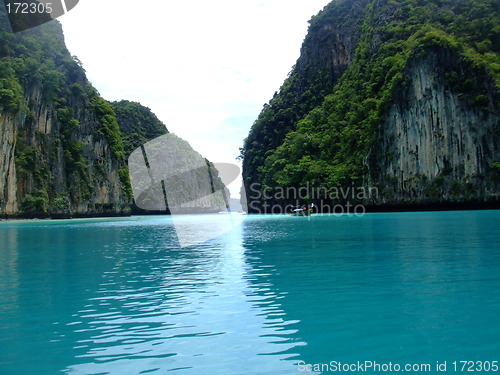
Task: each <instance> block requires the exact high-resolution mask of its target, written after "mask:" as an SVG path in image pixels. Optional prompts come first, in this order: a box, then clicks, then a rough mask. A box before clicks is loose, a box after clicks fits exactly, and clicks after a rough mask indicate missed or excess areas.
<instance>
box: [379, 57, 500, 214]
mask: <svg viewBox="0 0 500 375" xmlns="http://www.w3.org/2000/svg"><path fill="white" fill-rule="evenodd" d="M450 58H451V59H453V60H454V61H456V56H450V54H449V53H446V52H445V51H442V50H441V51H436V52H432V53H430V54H428V55H427V56H425V57H423V58H420V59H417V60H415V61H414V62H412V63H411V64H410V66H409V68H408V69H407V77H408V84H407V86H406V87H405V88H404V89H402V90H401V92H400V93H399V96H398V100H397V101H395V102H394V103H393V104H392V105H391V107H390V109H389V111H388V114H387V116H386V118H385V120H384V123H383V125H382V126H381V127H380V132H381V133H380V137H379V141H378V142H377V143H376V144H375V145H374V148H377V149H378V151H379V152H378V155H376V156H375V159H374V160H372V169H370V173H371V175H372V176H373V177H374V180H372V181H371V184H372V185H376V186H379V187H380V191H379V193H380V197H379V199H378V200H377V201H376V203H378V204H407V203H419V204H422V203H434V202H450V201H455V202H460V201H471V200H474V201H482V202H485V201H492V200H495V198H496V197H497V196H498V193H499V192H500V191H499V186H498V181H496V177H497V176H496V171H495V170H494V168H492V166H493V165H494V163H495V162H496V161H498V160H500V149H499V145H500V132H499V130H500V122H499V116H498V113H497V112H495V108H494V106H493V102H492V101H490V100H487V99H486V103H485V104H486V106H478V105H473V104H472V103H468V102H467V101H466V100H464V99H465V97H464V93H460V92H457V91H456V90H454V87H453V85H452V84H450V82H446V79H445V77H446V76H447V74H448V75H450V72H454V71H457V72H460V71H461V72H463V73H462V77H460V79H461V80H464V81H465V80H466V79H468V78H469V77H466V76H465V72H468V69H467V68H466V67H464V66H457V64H456V63H453V61H450ZM445 67H446V69H447V71H444V70H445ZM452 68H455V69H452ZM457 78H458V73H457ZM483 84H484V85H485V86H487V87H488V91H489V92H493V91H494V89H495V87H494V82H492V81H491V80H489V81H485V82H483Z"/></svg>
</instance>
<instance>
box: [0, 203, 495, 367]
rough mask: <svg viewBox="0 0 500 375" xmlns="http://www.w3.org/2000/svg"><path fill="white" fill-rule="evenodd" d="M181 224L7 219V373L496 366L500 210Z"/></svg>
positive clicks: (0, 279)
mask: <svg viewBox="0 0 500 375" xmlns="http://www.w3.org/2000/svg"><path fill="white" fill-rule="evenodd" d="M219 218H220V216H219V217H218V216H213V220H214V225H216V222H217V220H219ZM172 220H173V219H172V218H170V217H158V216H156V217H133V218H121V219H92V220H71V221H27V222H3V223H0V374H2V375H32V374H37V375H52V374H75V375H76V374H78V375H83V374H94V375H95V374H113V375H136V374H170V373H172V374H182V375H185V374H190V375H191V374H209V375H224V374H233V375H239V374H249V375H258V374H269V375H273V374H276V375H278V374H280V375H281V374H283V375H289V374H303V373H308V372H314V373H324V374H325V373H334V372H338V371H334V368H333V367H330V365H331V364H335V363H337V362H341V363H344V364H351V363H357V362H358V361H361V362H364V361H376V362H377V363H378V364H380V365H382V364H389V363H392V364H400V365H405V364H412V365H413V364H416V365H418V364H420V365H425V364H432V369H433V370H434V368H435V366H436V361H439V363H441V364H442V363H444V361H447V371H446V372H448V373H455V372H454V371H452V370H453V368H452V364H451V363H452V362H453V361H483V362H486V361H489V362H493V361H500V228H499V223H500V211H471V212H435V213H397V214H396V213H391V214H367V215H365V216H363V217H354V216H353V217H347V216H344V217H335V216H313V217H312V218H311V219H308V218H304V217H290V216H248V217H246V218H245V221H244V222H243V223H242V224H241V225H240V226H237V227H236V228H235V229H233V230H231V231H229V232H227V233H226V234H225V235H222V236H219V237H217V238H214V239H211V240H209V241H206V242H204V243H202V244H198V245H195V246H190V247H184V248H181V247H179V245H178V242H177V240H176V239H175V238H176V237H175V227H174V226H173V221H172ZM193 220H195V219H193ZM308 370H311V371H308ZM313 370H317V371H313ZM367 370H369V369H367ZM379 370H380V369H379ZM458 370H460V366H459V368H458ZM344 372H345V371H344ZM367 372H368V371H367ZM370 372H372V373H381V372H382V370H380V371H373V370H372V371H370ZM393 372H394V371H393ZM415 372H417V371H415ZM419 372H423V371H419ZM476 372H478V371H476ZM479 372H480V373H486V372H485V371H482V372H481V371H479ZM350 373H351V374H352V373H354V372H350ZM384 373H387V372H384ZM432 373H437V372H436V371H434V372H432ZM441 373H442V372H441ZM489 373H500V371H490V372H489Z"/></svg>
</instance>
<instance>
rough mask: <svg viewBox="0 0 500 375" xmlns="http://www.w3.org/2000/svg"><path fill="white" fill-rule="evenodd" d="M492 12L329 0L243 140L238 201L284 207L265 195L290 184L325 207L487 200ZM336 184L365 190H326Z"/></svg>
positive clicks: (282, 198)
mask: <svg viewBox="0 0 500 375" xmlns="http://www.w3.org/2000/svg"><path fill="white" fill-rule="evenodd" d="M499 11H500V9H499V7H498V2H497V1H494V0H460V1H452V0H442V1H439V2H436V1H431V0H404V1H403V0H367V1H347V0H334V1H332V3H330V4H329V5H328V6H327V7H325V9H324V10H323V11H321V12H320V13H319V14H318V15H317V16H315V17H313V18H312V20H311V22H310V23H311V26H310V28H309V33H308V35H307V36H306V39H305V40H304V44H303V47H302V50H301V56H300V58H299V59H298V61H297V64H296V66H295V67H294V69H293V70H292V72H291V74H290V76H289V78H288V79H287V81H285V83H284V84H283V86H282V88H281V90H280V92H279V93H277V94H276V95H275V97H274V98H273V99H272V100H271V101H270V102H269V105H266V106H265V107H264V110H263V111H262V113H261V114H260V116H259V118H258V119H257V120H256V122H255V123H254V125H253V126H252V129H251V131H250V134H249V136H248V138H247V139H246V140H245V143H244V147H243V148H242V157H243V158H244V163H243V177H244V183H245V187H246V191H247V201H248V204H249V207H250V209H251V210H252V208H253V209H254V211H255V212H263V210H262V208H263V207H264V206H265V205H267V207H270V206H273V205H275V206H276V205H277V206H286V205H289V204H296V202H297V199H296V195H297V194H291V195H290V194H288V195H287V194H274V195H273V193H272V192H273V191H274V192H276V191H281V192H282V191H286V192H294V191H295V192H297V191H299V189H300V188H305V190H307V191H308V194H306V195H305V196H304V194H302V195H301V199H302V200H303V201H304V200H307V201H310V202H315V201H317V200H321V202H316V203H317V204H319V205H325V204H326V205H330V207H331V206H333V205H336V204H340V205H345V204H346V203H353V204H358V203H359V204H364V205H370V206H373V207H375V208H377V209H387V208H391V207H392V208H394V207H396V206H398V208H403V209H405V208H406V209H411V208H417V207H422V206H427V207H431V206H432V207H434V208H439V207H463V205H462V204H468V206H470V207H474V205H476V206H477V207H497V206H498V205H499V202H500V199H499V197H500V138H499V137H500V23H499V19H500V17H499ZM305 77H307V78H305ZM298 82H301V84H298ZM290 98H292V99H293V100H292V99H290ZM294 100H295V101H294ZM285 118H286V121H285V120H284V119H285ZM315 189H316V190H315ZM342 189H344V191H346V190H349V189H351V192H352V190H353V189H357V190H356V191H363V192H370V194H362V193H360V194H354V195H353V194H348V195H349V197H347V198H342V197H340V198H339V195H338V194H335V193H334V194H328V192H332V191H333V192H337V191H339V190H342ZM305 190H304V191H305ZM318 191H322V192H324V194H323V195H322V196H321V197H318V195H317V194H314V193H315V192H316V193H317V192H318ZM375 192H376V193H375ZM263 197H264V198H263Z"/></svg>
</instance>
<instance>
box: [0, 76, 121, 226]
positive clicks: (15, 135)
mask: <svg viewBox="0 0 500 375" xmlns="http://www.w3.org/2000/svg"><path fill="white" fill-rule="evenodd" d="M42 91H43V89H42V87H41V86H40V85H37V84H34V85H32V86H30V87H28V88H27V89H26V90H25V91H24V97H23V105H22V109H20V110H19V111H17V112H16V113H14V114H8V113H5V112H4V113H3V114H2V115H1V116H0V118H1V125H0V126H1V128H0V134H1V138H0V142H1V144H0V148H1V150H2V159H1V160H0V214H1V215H6V216H37V217H43V216H51V217H71V216H95V215H122V214H127V213H129V212H130V204H131V200H130V197H129V196H127V191H126V186H124V181H123V179H122V178H121V177H120V170H121V169H123V168H124V167H125V164H124V161H123V160H120V158H119V157H117V155H115V154H113V152H112V150H111V147H110V142H109V141H108V140H107V139H106V137H105V135H103V134H102V133H100V132H99V130H100V129H102V127H103V125H102V124H101V122H100V120H99V118H98V116H97V114H96V113H95V111H94V110H93V109H92V108H91V106H90V105H89V103H88V102H86V100H84V99H83V98H76V97H69V98H68V99H69V100H68V102H69V105H68V106H65V107H59V108H57V107H56V106H55V105H54V104H53V103H51V102H48V101H46V98H45V97H44V94H43V92H42ZM63 114H64V116H63Z"/></svg>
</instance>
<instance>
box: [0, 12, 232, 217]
mask: <svg viewBox="0 0 500 375" xmlns="http://www.w3.org/2000/svg"><path fill="white" fill-rule="evenodd" d="M167 133H168V131H167V129H166V127H165V125H164V124H163V123H162V122H161V121H160V120H159V119H158V118H157V117H156V116H155V115H154V114H153V113H152V112H151V110H150V109H149V108H146V107H144V106H142V105H141V104H139V103H134V102H129V101H125V100H122V101H120V102H115V103H109V102H107V101H106V100H104V99H103V98H102V97H101V96H100V95H99V93H98V92H97V91H96V90H95V89H94V88H93V87H92V85H91V84H90V83H89V82H88V80H87V78H86V76H85V71H84V70H83V68H82V67H81V63H80V62H79V61H78V59H77V58H75V57H72V56H71V55H70V54H69V52H68V50H67V49H66V46H65V44H64V37H63V33H62V29H61V26H60V24H59V23H58V22H57V21H52V22H49V23H47V24H44V25H41V26H39V27H36V28H34V29H30V30H26V31H23V32H21V33H16V34H13V33H12V32H10V29H9V25H8V21H7V17H6V15H5V11H4V8H3V7H0V152H1V154H0V217H52V218H62V217H79V216H80V217H81V216H114V215H128V214H130V213H131V212H132V209H137V206H135V205H134V204H133V200H134V196H133V190H132V186H131V182H130V174H129V168H128V165H127V159H128V157H129V155H130V154H131V153H132V152H133V151H134V150H137V149H139V150H140V147H141V145H143V144H145V143H146V142H148V141H150V140H152V139H155V138H157V137H160V136H162V135H166V134H167ZM170 138H172V139H173V138H175V139H176V140H177V142H176V144H179V145H182V147H180V146H179V147H180V149H179V152H178V153H177V155H176V156H177V158H178V159H182V160H185V159H186V160H188V161H190V162H193V160H191V159H196V160H198V159H200V160H202V162H203V166H204V167H205V169H206V170H207V171H208V170H209V171H211V172H213V173H211V174H210V176H211V178H212V179H211V180H208V177H207V178H205V180H203V182H202V186H201V188H203V189H202V190H203V191H204V192H206V191H208V192H210V189H209V187H210V188H213V189H214V190H215V188H217V190H219V191H220V190H222V186H223V184H222V181H221V179H220V178H219V177H218V175H217V173H216V171H215V170H213V171H212V169H213V166H212V165H211V164H210V163H209V162H208V161H205V159H203V158H202V157H201V156H200V155H198V154H197V153H195V151H194V150H193V149H192V148H191V147H190V146H189V144H188V143H187V142H185V141H182V140H180V139H178V138H176V137H175V136H173V135H170ZM195 154H196V156H193V155H195ZM163 164H164V163H163ZM205 174H206V175H207V176H208V173H205ZM198 180H199V181H202V179H198ZM198 180H196V181H198ZM148 181H149V180H146V181H145V183H148ZM201 188H200V189H201ZM195 190H196V189H195ZM198 190H199V189H198ZM221 194H222V193H221ZM198 195H200V196H201V195H202V194H201V192H200V193H199V194H198ZM205 195H208V193H207V194H205ZM136 198H137V197H136ZM198 198H199V197H198ZM204 199H205V201H202V203H203V204H204V206H203V207H204V208H206V207H205V206H207V207H208V206H209V203H212V201H213V199H211V200H210V199H208V198H206V197H205V198H204ZM216 200H217V199H216ZM216 203H217V204H218V205H219V206H221V205H222V207H225V201H224V199H222V198H220V197H219V198H218V201H217V202H216ZM210 207H211V206H210ZM217 208H218V206H217ZM154 210H155V211H156V212H157V213H158V212H160V211H161V212H162V213H165V211H166V210H167V208H166V207H163V208H161V207H160V208H158V207H154ZM141 213H146V212H144V211H141Z"/></svg>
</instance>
